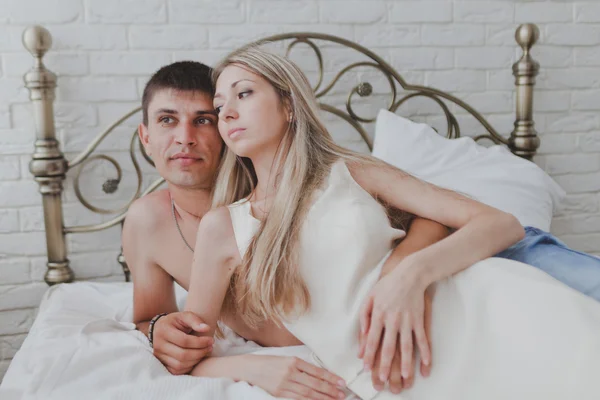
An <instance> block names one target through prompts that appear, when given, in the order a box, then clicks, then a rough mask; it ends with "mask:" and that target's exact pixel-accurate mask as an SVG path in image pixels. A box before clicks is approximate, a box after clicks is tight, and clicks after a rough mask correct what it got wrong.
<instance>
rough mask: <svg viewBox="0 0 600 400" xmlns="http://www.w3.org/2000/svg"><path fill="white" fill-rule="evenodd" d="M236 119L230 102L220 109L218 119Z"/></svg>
mask: <svg viewBox="0 0 600 400" xmlns="http://www.w3.org/2000/svg"><path fill="white" fill-rule="evenodd" d="M237 117H238V113H237V110H236V108H235V105H234V104H232V103H231V102H229V101H228V102H227V103H225V104H223V108H221V112H220V114H219V118H223V119H225V120H227V119H236V118H237Z"/></svg>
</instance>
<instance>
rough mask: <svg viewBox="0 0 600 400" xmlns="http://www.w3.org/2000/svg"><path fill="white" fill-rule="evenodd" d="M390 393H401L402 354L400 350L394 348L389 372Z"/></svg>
mask: <svg viewBox="0 0 600 400" xmlns="http://www.w3.org/2000/svg"><path fill="white" fill-rule="evenodd" d="M389 383H390V391H391V392H392V393H394V394H398V393H400V392H401V391H402V388H403V382H402V354H401V353H400V350H399V349H398V348H396V352H395V356H394V359H393V360H392V369H391V371H390V379H389Z"/></svg>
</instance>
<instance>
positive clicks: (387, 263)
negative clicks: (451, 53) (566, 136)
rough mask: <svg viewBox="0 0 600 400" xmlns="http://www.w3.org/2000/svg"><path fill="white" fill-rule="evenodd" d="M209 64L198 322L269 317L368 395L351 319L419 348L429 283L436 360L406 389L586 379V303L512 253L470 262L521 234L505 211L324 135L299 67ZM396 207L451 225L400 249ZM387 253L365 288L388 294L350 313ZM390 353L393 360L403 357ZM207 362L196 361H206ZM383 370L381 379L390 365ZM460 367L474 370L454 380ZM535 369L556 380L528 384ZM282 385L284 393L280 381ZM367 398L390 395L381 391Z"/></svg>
mask: <svg viewBox="0 0 600 400" xmlns="http://www.w3.org/2000/svg"><path fill="white" fill-rule="evenodd" d="M215 76H216V77H217V83H216V88H217V90H216V92H217V93H216V95H215V99H214V105H215V109H216V110H217V111H218V113H219V131H220V133H221V135H222V137H223V140H224V141H225V143H226V145H227V148H228V149H227V152H226V154H225V156H224V158H223V162H222V166H221V170H220V174H219V177H218V181H217V184H216V188H215V196H214V205H215V209H214V210H213V211H211V212H210V213H209V214H207V215H206V216H205V217H204V218H203V220H202V222H201V224H200V227H199V231H198V239H197V243H196V250H195V257H194V265H193V269H192V271H193V272H192V277H191V284H190V291H189V297H188V300H187V303H186V309H187V310H190V311H193V312H195V313H197V314H199V315H200V316H201V317H202V318H203V319H204V320H205V321H206V322H207V323H208V324H209V326H211V329H212V331H211V332H210V334H212V333H213V332H214V331H215V328H216V326H217V321H218V320H220V319H223V320H225V321H226V322H227V325H229V326H231V327H232V328H233V329H234V330H235V331H236V332H240V331H241V330H243V329H245V328H246V327H256V326H258V325H259V324H261V323H262V322H264V321H267V320H272V321H281V323H282V324H283V325H284V326H285V327H286V328H287V329H288V330H289V331H290V332H291V333H292V334H293V335H294V336H295V337H296V338H297V339H298V340H299V341H300V342H302V343H304V344H305V345H307V346H308V347H309V348H310V349H311V350H312V351H313V353H314V354H315V357H316V359H317V360H319V362H320V363H321V365H322V366H324V367H325V368H327V369H328V370H330V371H331V372H333V373H335V374H336V375H337V376H339V377H341V378H342V379H343V380H344V382H345V383H346V384H347V386H348V387H349V389H350V390H351V391H352V392H354V393H355V394H357V395H358V396H359V397H361V398H372V397H373V396H375V395H376V394H377V391H376V390H375V388H374V387H373V385H372V384H371V379H370V378H371V377H370V374H369V373H368V368H363V367H364V365H363V362H362V361H361V360H360V359H359V358H358V356H357V355H358V354H359V353H361V354H360V355H364V356H365V357H364V358H365V365H366V366H367V367H369V366H370V365H371V364H372V357H373V356H374V355H373V354H368V355H367V354H362V353H363V349H362V348H360V347H361V346H360V344H359V339H358V336H359V328H361V327H362V329H361V332H360V333H361V334H362V335H363V336H364V337H366V340H365V341H363V343H366V344H367V345H369V344H373V343H380V342H381V343H382V349H383V350H382V358H383V355H385V354H394V349H397V348H398V347H400V348H401V349H402V354H405V353H406V354H412V349H411V346H412V344H413V334H414V336H415V342H416V344H417V347H418V349H419V351H420V357H422V358H423V359H424V362H425V363H429V362H430V361H431V360H430V359H431V356H430V355H429V354H428V347H429V346H428V344H427V343H426V338H425V334H424V331H425V330H424V327H423V309H424V304H423V302H424V300H423V299H424V293H425V291H426V290H430V288H434V289H435V290H436V296H435V307H434V315H433V322H432V323H433V325H434V328H433V332H434V335H433V337H432V339H431V340H432V348H433V349H434V351H435V352H434V354H433V356H434V357H435V359H436V360H437V361H436V367H435V368H434V370H433V371H432V374H431V376H430V377H429V378H428V379H427V380H417V381H415V385H414V387H413V388H411V389H410V390H408V391H406V392H405V393H403V396H406V398H445V399H453V398H457V399H458V398H460V399H470V398H473V399H479V398H486V399H489V398H536V397H540V398H544V399H549V398H565V396H567V395H568V396H570V395H572V394H573V392H574V391H577V390H579V391H581V393H582V394H585V395H590V393H592V392H591V390H592V388H593V386H592V385H594V384H595V382H594V381H593V379H592V377H591V375H590V374H591V372H589V371H593V367H594V366H597V365H598V364H597V363H598V362H600V357H598V355H599V354H598V348H599V346H600V344H599V343H600V339H597V338H596V336H598V335H597V332H598V331H600V306H599V305H598V304H596V303H594V302H593V301H592V300H590V299H587V298H585V297H584V296H582V295H580V294H578V293H575V292H573V291H572V290H571V289H568V288H566V287H564V286H563V285H561V284H559V283H558V282H555V281H554V280H552V279H551V278H549V277H547V276H545V275H544V274H542V273H541V272H539V271H537V270H535V269H533V268H528V267H526V266H524V265H522V264H519V263H516V262H511V261H507V260H499V259H490V260H486V261H483V262H481V263H478V262H479V261H481V260H484V259H486V258H488V257H490V256H492V255H494V254H497V253H498V252H500V251H502V250H504V249H506V248H507V247H509V246H511V245H513V244H514V243H516V242H518V241H519V240H520V239H522V238H523V235H524V232H523V228H522V227H521V226H520V224H519V223H518V222H517V221H516V219H515V218H514V217H512V216H511V215H509V214H506V213H503V212H501V211H499V210H496V209H493V208H491V207H488V206H486V205H483V204H481V203H478V202H476V201H473V200H470V199H468V198H465V197H463V196H461V195H458V194H456V193H453V192H450V191H447V190H443V189H440V188H437V187H434V186H432V185H429V184H426V183H424V182H422V181H419V180H418V179H415V178H413V177H412V176H410V175H408V174H406V173H403V172H402V171H400V170H397V169H395V168H393V167H391V166H389V165H387V164H385V163H383V162H381V161H378V160H376V159H373V158H371V157H368V156H361V155H358V154H355V153H353V152H350V151H348V150H345V149H343V148H341V147H339V146H337V145H336V144H335V143H334V142H333V140H332V139H331V137H330V135H329V134H328V132H327V130H326V129H325V127H324V126H323V124H322V123H321V121H320V119H319V117H318V114H319V111H318V105H317V102H316V99H315V98H314V96H313V93H312V91H311V89H310V86H309V84H308V82H307V80H306V78H305V77H304V75H303V74H302V73H301V72H300V70H299V69H298V68H297V67H296V66H295V65H294V64H293V63H291V62H290V61H289V60H287V59H285V58H283V57H279V56H276V55H272V54H268V53H265V52H263V51H261V50H259V49H256V48H245V49H241V50H239V51H237V52H235V53H233V54H232V55H230V56H229V57H227V59H226V60H225V61H224V62H223V63H222V64H221V65H220V66H219V67H218V68H216V70H215ZM398 210H402V211H403V212H407V213H410V214H414V215H418V216H420V217H424V218H427V219H431V220H434V221H437V222H439V223H441V224H443V225H446V226H448V227H451V228H453V229H455V230H456V231H455V233H453V234H452V235H451V236H449V237H447V238H445V239H443V240H441V241H440V242H438V243H436V244H435V245H432V246H430V247H427V248H426V249H423V250H421V251H419V252H417V253H415V254H414V255H412V256H410V257H407V258H405V259H403V260H402V261H401V262H399V263H398V262H397V261H395V257H394V249H395V244H396V243H397V242H398V241H399V240H401V239H402V237H403V236H404V232H403V230H401V229H398V226H397V224H391V223H390V217H394V215H396V214H397V212H396V211H398ZM391 219H393V218H391ZM492 238H493V239H492ZM476 263H478V264H477V265H476V266H473V267H471V268H469V269H467V270H465V269H466V268H467V267H469V266H472V265H474V264H476ZM386 269H387V270H390V269H391V270H392V272H391V274H393V279H389V280H387V281H386V282H390V283H388V284H387V286H386V287H378V288H377V289H378V290H384V291H388V292H389V293H392V292H394V293H396V294H395V296H390V297H389V298H390V302H389V303H390V304H376V305H375V307H374V308H375V309H374V312H373V313H372V315H373V316H376V317H372V318H371V319H370V320H368V319H367V320H364V321H362V323H361V321H359V315H360V314H361V309H362V308H363V307H364V305H363V301H364V300H365V299H367V297H368V294H369V292H370V290H372V289H373V287H374V285H375V283H376V282H377V279H378V277H379V275H380V274H381V272H382V271H383V270H386ZM463 270H464V271H463ZM461 271H463V272H461ZM459 272H461V273H460V274H459ZM391 282H393V283H394V284H392V283H391ZM541 300H543V301H541ZM398 305H400V306H398ZM370 306H371V305H370V304H366V308H367V309H370V308H371V307H370ZM488 311H489V313H488ZM490 314H491V316H492V318H490ZM534 317H536V318H537V320H536V322H535V323H533V322H532V321H531V319H532V318H534ZM475 329H478V330H480V332H477V331H475ZM594 330H595V332H594ZM515 332H516V333H515ZM561 337H567V338H569V339H575V338H577V340H578V345H579V346H594V347H593V351H592V354H594V352H595V355H596V357H595V358H594V357H589V354H588V353H587V352H583V350H582V348H579V349H577V350H579V351H572V349H565V348H563V349H557V346H556V343H555V341H556V340H558V339H559V338H561ZM369 347H370V348H372V347H373V346H369ZM527 352H529V354H528V353H527ZM548 354H552V358H548ZM367 356H368V357H367ZM387 357H388V358H389V356H387ZM367 358H370V359H368V360H367ZM407 358H408V357H407ZM410 358H411V359H412V357H410ZM402 361H403V363H402V366H403V368H402V369H403V371H402V372H403V374H404V372H405V371H404V369H405V365H410V363H411V360H407V361H406V360H405V359H404V357H403V359H402ZM210 362H211V360H210V359H207V360H205V361H202V362H201V363H200V364H199V365H198V367H197V368H196V370H195V371H194V373H195V374H205V373H206V368H207V365H208V363H210ZM557 363H558V364H560V367H557V366H556V364H557ZM382 364H384V363H383V362H382ZM562 364H564V365H565V368H568V369H569V373H568V374H566V375H565V371H564V369H563V365H562ZM386 365H389V363H388V362H387V361H386ZM203 369H204V371H202V370H203ZM586 373H587V374H588V375H586ZM569 374H576V375H575V376H571V375H569ZM382 375H383V376H382V379H383V380H384V381H385V380H387V378H388V376H389V369H384V368H382ZM468 378H473V379H474V381H473V382H468V383H467V382H463V381H462V380H463V379H468ZM331 379H335V378H333V377H331ZM507 379H508V380H510V382H508V383H510V384H507ZM561 379H562V380H564V381H565V384H564V385H561V381H560V380H561ZM546 380H550V381H551V382H553V383H554V385H553V386H547V385H546V386H542V383H543V382H546ZM575 383H576V385H575ZM595 390H596V393H594V395H598V389H595ZM288 394H289V395H290V396H289V397H293V396H295V395H296V394H295V393H294V392H293V389H290V390H289V391H287V392H285V393H282V395H288ZM523 396H526V397H523ZM576 397H577V396H576ZM378 398H379V399H387V398H397V397H396V395H395V394H392V393H390V392H389V391H384V392H381V393H379V397H378ZM403 398H404V397H403Z"/></svg>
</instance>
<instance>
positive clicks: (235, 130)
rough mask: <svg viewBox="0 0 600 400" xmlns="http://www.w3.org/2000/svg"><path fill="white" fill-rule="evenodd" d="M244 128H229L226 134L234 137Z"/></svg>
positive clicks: (231, 137)
mask: <svg viewBox="0 0 600 400" xmlns="http://www.w3.org/2000/svg"><path fill="white" fill-rule="evenodd" d="M245 130H246V129H245V128H233V129H230V130H229V132H227V135H228V136H229V138H230V139H235V138H236V137H237V136H239V135H241V133H242V132H244V131H245Z"/></svg>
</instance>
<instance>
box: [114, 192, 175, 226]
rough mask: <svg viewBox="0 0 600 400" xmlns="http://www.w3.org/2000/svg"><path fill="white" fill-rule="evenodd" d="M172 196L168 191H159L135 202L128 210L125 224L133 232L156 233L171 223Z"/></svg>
mask: <svg viewBox="0 0 600 400" xmlns="http://www.w3.org/2000/svg"><path fill="white" fill-rule="evenodd" d="M170 205H171V203H170V196H169V192H168V190H167V189H163V190H157V191H155V192H152V193H149V194H147V195H146V196H143V197H141V198H139V199H137V200H136V201H134V202H133V203H132V204H131V206H129V209H128V210H127V216H126V217H125V223H126V224H127V225H129V226H130V227H131V228H132V229H133V230H135V231H138V230H150V232H152V231H155V230H156V229H157V228H160V227H162V226H164V224H165V222H166V221H169V216H170V210H171V208H170Z"/></svg>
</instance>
